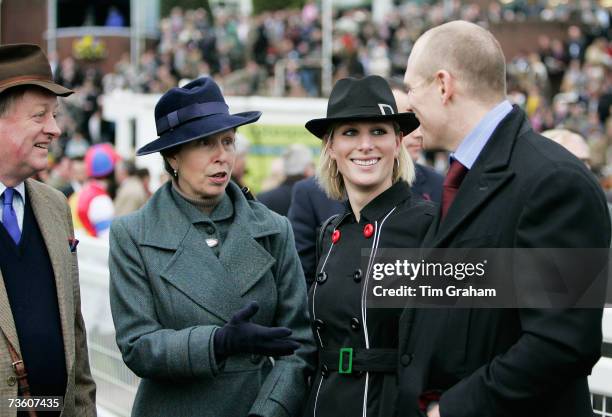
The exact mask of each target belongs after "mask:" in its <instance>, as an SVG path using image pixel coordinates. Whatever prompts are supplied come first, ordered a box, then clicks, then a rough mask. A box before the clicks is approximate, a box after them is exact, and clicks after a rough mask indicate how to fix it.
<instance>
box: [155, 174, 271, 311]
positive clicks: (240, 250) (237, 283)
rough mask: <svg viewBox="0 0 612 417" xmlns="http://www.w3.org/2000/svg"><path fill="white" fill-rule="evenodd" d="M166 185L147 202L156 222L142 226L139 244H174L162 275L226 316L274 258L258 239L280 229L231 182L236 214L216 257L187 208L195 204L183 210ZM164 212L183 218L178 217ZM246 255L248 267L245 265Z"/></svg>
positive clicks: (169, 246) (241, 304)
mask: <svg viewBox="0 0 612 417" xmlns="http://www.w3.org/2000/svg"><path fill="white" fill-rule="evenodd" d="M165 187H167V188H166V190H164V192H162V193H161V194H160V197H159V198H161V201H159V202H156V203H155V204H151V205H150V206H151V207H159V208H160V211H159V212H158V213H152V214H151V215H150V216H148V218H149V219H151V222H153V221H154V224H150V225H148V226H146V227H145V228H146V229H147V230H151V234H150V235H148V236H147V237H146V239H145V241H144V242H143V244H145V245H149V246H155V247H160V248H163V249H166V250H175V251H176V252H175V254H174V255H173V256H172V258H171V259H170V260H169V262H168V264H167V265H166V266H165V267H164V269H163V270H162V271H161V273H160V275H161V276H162V277H163V278H164V279H165V280H166V281H168V282H170V283H171V284H172V285H173V286H174V287H176V288H177V289H178V290H180V291H181V292H183V293H184V294H185V295H186V296H187V297H189V298H190V299H191V300H192V301H193V302H194V303H196V304H197V305H199V306H200V307H202V308H204V309H205V310H207V311H208V312H210V313H211V314H213V315H215V316H217V317H219V318H220V319H221V320H223V321H229V320H230V318H231V315H232V314H233V313H234V312H236V311H237V310H239V309H240V308H242V307H244V302H243V300H242V297H243V296H244V295H245V294H246V293H247V292H248V291H249V289H251V288H252V287H253V286H254V285H255V284H256V283H257V281H259V280H260V279H261V278H262V277H263V276H264V275H265V273H266V271H268V270H269V269H270V268H271V267H272V266H273V265H274V262H275V260H274V258H273V257H272V256H271V255H270V254H269V253H268V251H267V250H266V249H265V248H264V247H263V246H262V245H261V244H260V243H259V242H258V241H257V240H256V239H257V238H260V237H263V236H266V235H271V234H275V233H280V231H279V230H278V227H277V226H275V225H274V224H271V222H269V221H262V222H260V221H258V219H257V218H255V216H253V214H252V209H251V208H250V207H249V203H248V202H247V201H246V199H245V198H244V196H243V195H242V193H241V191H240V189H239V188H238V187H237V186H234V185H233V184H231V183H230V185H229V186H228V189H227V192H228V194H229V195H230V197H231V198H232V201H233V204H234V218H233V221H232V225H231V227H230V229H229V231H228V234H227V236H226V238H225V241H224V242H222V243H221V245H222V246H221V251H220V253H219V257H217V256H216V255H215V254H214V252H213V251H212V250H211V249H210V248H209V247H208V246H207V245H206V244H205V243H204V241H205V239H206V237H207V235H205V233H204V232H203V231H201V230H199V227H198V223H200V221H199V220H198V215H197V214H196V213H195V212H192V211H191V210H197V209H196V208H195V207H188V208H187V210H190V212H189V213H190V214H189V215H185V214H184V213H183V210H185V207H182V208H181V207H179V206H178V205H177V202H176V201H174V198H175V197H173V196H172V194H171V193H172V190H171V186H170V185H166V186H165ZM177 198H178V197H177ZM186 204H188V203H186ZM167 213H176V216H179V215H180V216H181V217H182V218H181V219H180V220H177V218H176V216H174V217H170V216H168V215H167ZM181 213H182V214H181ZM189 217H191V219H190V218H189ZM153 219H154V220H153ZM183 225H184V226H183ZM245 259H248V268H244V266H243V265H245V261H244V260H245ZM198 271H200V272H198Z"/></svg>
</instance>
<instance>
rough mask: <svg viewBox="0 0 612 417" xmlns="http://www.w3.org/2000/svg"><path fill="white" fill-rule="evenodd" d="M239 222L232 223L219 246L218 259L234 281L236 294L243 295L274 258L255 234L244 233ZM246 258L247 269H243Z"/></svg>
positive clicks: (267, 268)
mask: <svg viewBox="0 0 612 417" xmlns="http://www.w3.org/2000/svg"><path fill="white" fill-rule="evenodd" d="M247 230H248V229H246V228H245V227H244V226H243V225H241V224H240V223H234V224H233V225H232V227H231V228H230V230H229V233H228V234H227V239H226V241H225V243H224V244H223V247H222V248H221V253H220V255H219V260H220V261H221V264H223V266H224V268H225V270H226V271H227V274H228V275H229V276H230V277H231V279H232V282H235V283H236V290H237V291H238V296H239V297H242V296H244V295H245V294H246V293H247V292H248V291H249V290H250V289H251V288H252V287H253V286H254V285H255V284H256V283H257V281H259V280H260V279H261V277H263V275H264V274H265V273H266V271H268V270H269V269H270V268H271V267H272V265H274V263H275V260H274V258H273V257H272V255H270V254H269V253H268V251H267V250H265V249H264V248H263V247H262V246H261V244H259V243H258V242H257V241H256V240H255V237H256V236H252V235H251V234H250V233H245V232H246V231H247ZM245 259H248V260H249V261H248V265H249V268H248V270H245V269H244V266H243V265H244V260H245Z"/></svg>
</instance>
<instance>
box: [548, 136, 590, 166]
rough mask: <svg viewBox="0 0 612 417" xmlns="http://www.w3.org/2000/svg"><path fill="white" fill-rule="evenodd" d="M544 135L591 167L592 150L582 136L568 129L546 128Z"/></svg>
mask: <svg viewBox="0 0 612 417" xmlns="http://www.w3.org/2000/svg"><path fill="white" fill-rule="evenodd" d="M542 136H546V137H547V138H548V139H550V140H552V141H553V142H557V143H558V144H559V145H561V146H563V147H564V148H565V149H567V150H568V151H570V153H571V154H572V155H574V156H575V157H576V158H578V159H580V160H581V161H582V162H584V164H585V165H586V166H587V167H589V168H590V166H591V152H590V150H589V145H587V143H586V141H585V140H584V138H583V137H582V136H580V135H578V134H576V133H574V132H572V131H570V130H567V129H552V130H546V131H544V132H542Z"/></svg>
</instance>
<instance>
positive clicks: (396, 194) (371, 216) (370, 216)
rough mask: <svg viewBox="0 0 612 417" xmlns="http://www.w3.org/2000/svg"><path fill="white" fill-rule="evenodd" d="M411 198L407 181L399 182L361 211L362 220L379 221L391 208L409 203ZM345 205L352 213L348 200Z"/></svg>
mask: <svg viewBox="0 0 612 417" xmlns="http://www.w3.org/2000/svg"><path fill="white" fill-rule="evenodd" d="M411 197H412V194H411V191H410V185H408V183H407V182H405V181H398V182H396V183H395V184H393V185H392V186H391V187H389V188H387V189H386V190H385V191H383V192H382V193H380V194H379V195H378V196H376V197H375V198H374V199H373V200H372V201H370V202H369V203H368V204H367V205H366V206H365V207H364V208H363V209H362V210H361V218H362V219H363V221H364V222H374V221H376V220H379V219H380V218H382V217H383V216H385V215H386V214H387V213H388V212H389V209H390V208H391V207H395V206H397V205H398V204H400V203H402V202H404V201H408V200H410V199H411ZM345 204H346V208H347V210H348V211H350V212H352V209H351V205H350V202H349V201H348V200H347V201H346V203H345ZM351 217H352V216H351ZM344 218H346V216H343V219H344Z"/></svg>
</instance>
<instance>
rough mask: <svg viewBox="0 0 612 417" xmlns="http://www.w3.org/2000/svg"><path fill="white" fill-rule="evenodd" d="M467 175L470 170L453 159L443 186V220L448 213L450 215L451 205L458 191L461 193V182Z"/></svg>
mask: <svg viewBox="0 0 612 417" xmlns="http://www.w3.org/2000/svg"><path fill="white" fill-rule="evenodd" d="M467 173H468V169H467V168H466V167H464V166H463V165H462V164H461V162H459V161H457V160H456V159H453V161H452V162H451V165H450V168H448V173H447V174H446V178H444V183H443V184H442V220H444V218H445V217H446V213H448V209H449V208H450V206H451V204H453V200H454V199H455V196H456V195H457V191H459V187H460V186H461V182H462V181H463V178H465V174H467Z"/></svg>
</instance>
